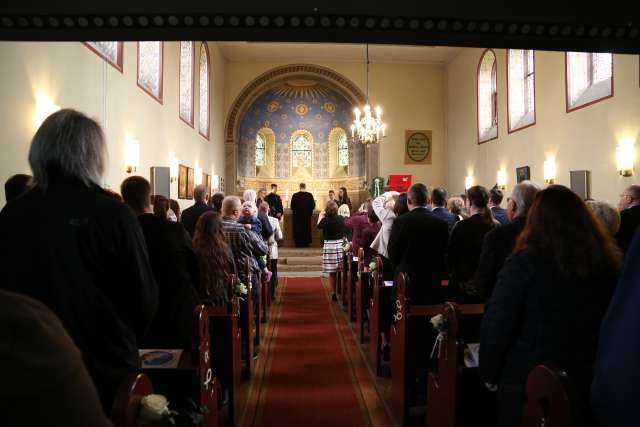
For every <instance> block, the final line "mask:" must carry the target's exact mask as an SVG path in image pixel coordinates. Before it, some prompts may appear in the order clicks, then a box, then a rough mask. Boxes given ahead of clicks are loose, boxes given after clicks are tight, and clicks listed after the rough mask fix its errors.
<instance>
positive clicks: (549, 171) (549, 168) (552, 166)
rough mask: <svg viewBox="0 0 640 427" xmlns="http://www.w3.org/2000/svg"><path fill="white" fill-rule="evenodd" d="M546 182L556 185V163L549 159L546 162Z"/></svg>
mask: <svg viewBox="0 0 640 427" xmlns="http://www.w3.org/2000/svg"><path fill="white" fill-rule="evenodd" d="M543 167H544V182H546V183H547V184H554V183H555V182H556V161H555V159H547V160H545V161H544V166H543Z"/></svg>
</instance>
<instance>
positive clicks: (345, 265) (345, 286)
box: [341, 250, 353, 310]
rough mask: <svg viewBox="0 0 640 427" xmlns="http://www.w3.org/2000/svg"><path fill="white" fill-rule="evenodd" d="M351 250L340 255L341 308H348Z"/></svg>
mask: <svg viewBox="0 0 640 427" xmlns="http://www.w3.org/2000/svg"><path fill="white" fill-rule="evenodd" d="M352 256H353V255H352V252H351V251H350V250H349V251H347V252H345V253H344V256H343V257H342V284H341V288H342V294H341V296H342V309H343V310H348V309H349V264H351V257H352Z"/></svg>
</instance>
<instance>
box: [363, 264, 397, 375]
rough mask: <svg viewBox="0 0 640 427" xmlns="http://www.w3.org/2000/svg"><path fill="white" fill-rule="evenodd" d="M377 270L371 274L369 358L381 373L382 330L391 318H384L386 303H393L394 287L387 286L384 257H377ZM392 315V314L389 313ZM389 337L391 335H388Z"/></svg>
mask: <svg viewBox="0 0 640 427" xmlns="http://www.w3.org/2000/svg"><path fill="white" fill-rule="evenodd" d="M375 262H376V271H375V272H374V273H373V274H372V275H371V276H372V277H371V286H372V288H371V302H370V308H369V360H370V361H371V368H372V369H373V371H374V372H375V373H376V375H381V361H382V332H383V328H384V325H385V324H387V325H388V324H389V323H390V322H391V319H384V318H383V317H382V316H383V314H382V313H383V312H384V311H385V310H384V307H385V306H386V305H389V304H391V293H392V290H393V287H391V286H385V283H384V272H383V266H382V258H380V257H379V256H377V257H376V258H375ZM389 316H390V315H389ZM387 338H389V337H387Z"/></svg>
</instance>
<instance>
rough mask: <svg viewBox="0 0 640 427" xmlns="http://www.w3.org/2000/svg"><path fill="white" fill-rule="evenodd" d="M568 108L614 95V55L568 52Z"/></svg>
mask: <svg viewBox="0 0 640 427" xmlns="http://www.w3.org/2000/svg"><path fill="white" fill-rule="evenodd" d="M566 67H567V110H569V111H570V110H572V109H575V108H578V107H581V106H584V105H587V104H590V103H592V102H595V101H598V100H600V99H603V98H607V97H610V96H612V95H613V80H612V75H613V55H612V54H610V53H587V52H567V54H566Z"/></svg>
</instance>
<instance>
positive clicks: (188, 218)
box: [182, 184, 213, 238]
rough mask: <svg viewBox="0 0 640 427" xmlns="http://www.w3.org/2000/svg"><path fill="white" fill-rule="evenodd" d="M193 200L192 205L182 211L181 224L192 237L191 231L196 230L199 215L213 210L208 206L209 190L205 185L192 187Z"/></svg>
mask: <svg viewBox="0 0 640 427" xmlns="http://www.w3.org/2000/svg"><path fill="white" fill-rule="evenodd" d="M193 200H194V204H193V206H191V207H190V208H187V209H185V210H184V212H182V224H183V225H184V228H185V229H186V230H187V232H188V233H189V236H191V237H192V238H193V233H195V231H196V223H197V222H198V219H200V215H202V214H203V213H205V212H207V211H210V210H213V209H211V208H210V207H209V206H208V202H209V191H208V190H207V187H206V186H205V185H203V184H200V185H196V188H194V189H193Z"/></svg>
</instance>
